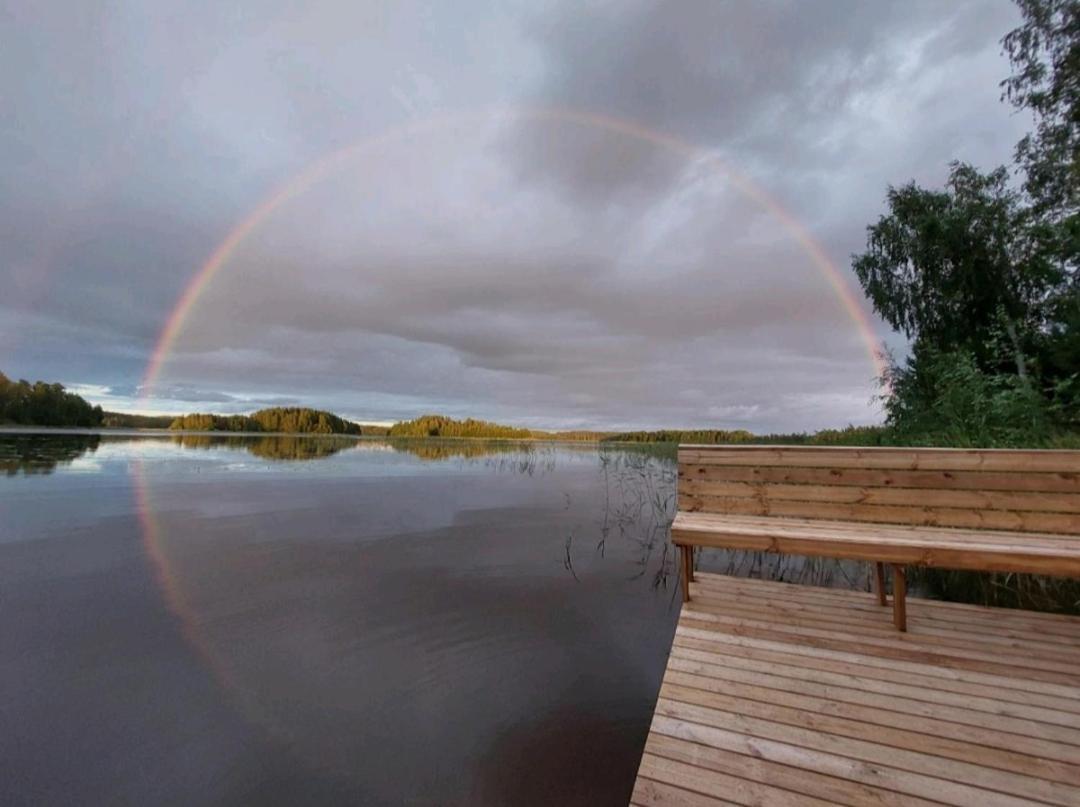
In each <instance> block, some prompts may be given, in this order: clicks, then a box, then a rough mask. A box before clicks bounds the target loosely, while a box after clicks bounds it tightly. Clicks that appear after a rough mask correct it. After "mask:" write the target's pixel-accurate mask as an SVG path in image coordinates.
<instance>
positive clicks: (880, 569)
mask: <svg viewBox="0 0 1080 807" xmlns="http://www.w3.org/2000/svg"><path fill="white" fill-rule="evenodd" d="M874 588H875V589H876V590H877V601H878V605H888V604H889V601H888V598H887V597H886V596H885V564H884V563H875V564H874Z"/></svg>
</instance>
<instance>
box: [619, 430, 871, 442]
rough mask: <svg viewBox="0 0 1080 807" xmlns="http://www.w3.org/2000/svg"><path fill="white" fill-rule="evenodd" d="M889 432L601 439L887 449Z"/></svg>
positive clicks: (672, 433)
mask: <svg viewBox="0 0 1080 807" xmlns="http://www.w3.org/2000/svg"><path fill="white" fill-rule="evenodd" d="M888 440H889V431H888V429H886V428H884V427H882V426H848V427H846V428H843V429H824V430H822V431H819V432H814V433H812V434H806V433H801V432H800V433H790V434H754V433H753V432H748V431H745V430H743V429H737V430H735V431H727V430H724V429H691V430H678V429H674V430H671V429H666V430H661V431H641V432H624V433H622V434H612V435H608V436H607V437H605V438H604V442H614V443H677V444H684V445H686V444H697V445H706V444H707V445H738V444H752V445H789V446H790V445H834V446H877V445H888V444H889V443H888Z"/></svg>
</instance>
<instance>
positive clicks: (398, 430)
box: [390, 415, 533, 440]
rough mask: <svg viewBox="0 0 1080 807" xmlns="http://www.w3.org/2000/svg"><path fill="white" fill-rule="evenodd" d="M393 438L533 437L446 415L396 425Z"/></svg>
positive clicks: (510, 428)
mask: <svg viewBox="0 0 1080 807" xmlns="http://www.w3.org/2000/svg"><path fill="white" fill-rule="evenodd" d="M390 436H391V437H485V438H488V439H499V440H527V439H529V438H530V437H533V432H532V431H530V430H529V429H519V428H517V427H515V426H503V425H501V424H498V423H489V422H488V421H486V420H473V419H472V418H468V419H467V420H454V419H453V418H448V417H446V416H445V415H423V416H422V417H418V418H416V419H415V420H408V421H404V422H402V423H395V424H394V425H393V426H391V427H390Z"/></svg>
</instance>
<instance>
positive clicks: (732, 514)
mask: <svg viewBox="0 0 1080 807" xmlns="http://www.w3.org/2000/svg"><path fill="white" fill-rule="evenodd" d="M678 479H679V487H678V514H677V515H676V517H675V521H674V523H673V524H672V528H671V540H672V542H673V543H674V544H675V545H677V546H678V547H680V549H681V555H682V557H681V561H682V574H681V577H682V587H683V600H684V601H688V600H689V599H690V581H692V580H693V575H694V559H693V552H694V549H695V548H696V547H715V548H718V549H747V550H758V551H765V552H784V553H787V554H791V555H803V556H818V557H831V558H843V559H846V560H858V561H870V562H871V563H873V564H874V566H875V567H876V568H875V588H876V589H877V594H878V602H879V603H880V604H881V605H887V604H888V602H887V593H886V574H885V567H886V566H887V565H888V566H891V567H892V577H893V586H892V588H893V621H894V623H895V625H896V627H897V628H898V629H899V630H905V629H906V625H907V617H906V607H905V597H906V593H905V592H906V587H907V582H906V574H907V572H906V570H907V568H908V567H909V566H924V567H925V566H934V567H938V568H942V569H964V570H970V571H977V572H1017V573H1030V574H1041V575H1059V576H1063V577H1080V451H1070V450H1054V451H1037V450H1031V451H1028V450H1010V449H955V448H876V447H872V448H849V447H842V446H831V447H821V446H754V445H738V446H680V447H679V467H678Z"/></svg>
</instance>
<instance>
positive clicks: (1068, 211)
mask: <svg viewBox="0 0 1080 807" xmlns="http://www.w3.org/2000/svg"><path fill="white" fill-rule="evenodd" d="M1017 5H1018V6H1019V7H1020V11H1021V13H1022V14H1023V19H1024V21H1023V24H1022V25H1021V26H1020V27H1018V28H1016V29H1015V30H1013V31H1010V32H1009V33H1008V34H1006V36H1005V38H1004V39H1003V40H1002V44H1003V45H1004V47H1005V51H1006V53H1008V54H1009V60H1010V61H1011V62H1012V66H1013V74H1012V75H1011V76H1009V78H1007V79H1006V80H1005V81H1003V82H1002V86H1003V87H1004V88H1005V97H1006V98H1008V100H1009V101H1010V102H1012V104H1013V105H1014V106H1016V107H1017V108H1019V109H1027V110H1029V111H1030V112H1031V113H1032V115H1033V116H1034V119H1035V131H1034V132H1032V133H1030V134H1028V135H1027V136H1026V137H1024V138H1023V139H1022V140H1021V141H1020V142H1019V144H1017V147H1016V159H1017V162H1018V163H1019V164H1020V165H1021V166H1022V167H1023V169H1024V171H1025V173H1026V174H1027V182H1026V183H1025V186H1024V187H1025V189H1026V190H1027V192H1028V193H1029V194H1030V195H1031V197H1032V199H1034V201H1035V203H1036V207H1037V208H1038V210H1039V211H1040V212H1041V213H1045V214H1046V215H1047V216H1048V217H1049V218H1051V219H1052V220H1060V219H1062V218H1065V217H1072V218H1073V219H1074V220H1075V214H1076V210H1077V206H1078V202H1080V2H1078V0H1017Z"/></svg>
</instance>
